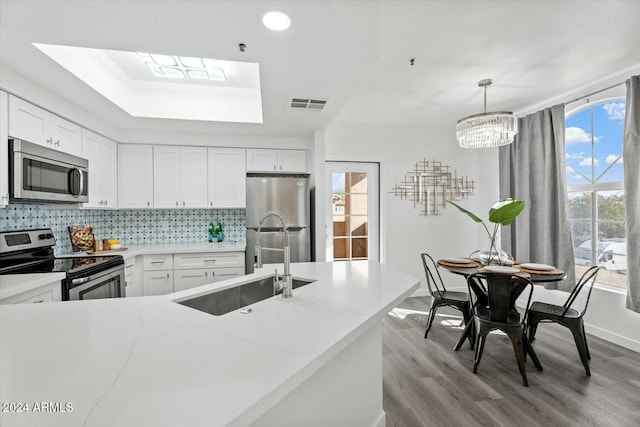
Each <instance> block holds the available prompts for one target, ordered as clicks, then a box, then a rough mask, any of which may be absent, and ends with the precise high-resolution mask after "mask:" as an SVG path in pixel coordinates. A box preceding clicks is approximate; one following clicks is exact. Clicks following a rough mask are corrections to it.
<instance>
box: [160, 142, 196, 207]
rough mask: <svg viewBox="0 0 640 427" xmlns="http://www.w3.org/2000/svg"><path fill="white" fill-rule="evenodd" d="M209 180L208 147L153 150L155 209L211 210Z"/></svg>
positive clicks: (161, 147) (167, 147)
mask: <svg viewBox="0 0 640 427" xmlns="http://www.w3.org/2000/svg"><path fill="white" fill-rule="evenodd" d="M206 177H207V149H206V148H204V147H172V146H154V147H153V188H154V192H153V199H154V207H156V208H204V207H207V179H206Z"/></svg>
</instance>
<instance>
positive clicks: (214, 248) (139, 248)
mask: <svg viewBox="0 0 640 427" xmlns="http://www.w3.org/2000/svg"><path fill="white" fill-rule="evenodd" d="M124 246H125V247H126V248H127V249H126V250H124V251H110V252H108V253H106V254H104V253H101V254H98V255H121V256H122V257H123V258H125V259H127V258H131V257H135V256H138V255H159V254H172V253H197V252H244V250H245V249H246V247H247V245H246V244H245V243H244V242H242V243H236V242H220V243H154V244H147V245H124ZM60 256H87V253H86V252H72V253H66V254H61V255H60Z"/></svg>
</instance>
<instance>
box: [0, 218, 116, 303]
mask: <svg viewBox="0 0 640 427" xmlns="http://www.w3.org/2000/svg"><path fill="white" fill-rule="evenodd" d="M55 244H56V239H55V236H54V235H53V231H52V230H51V229H50V228H39V229H32V230H17V231H14V230H10V231H0V275H1V274H25V273H30V274H33V273H64V274H65V278H64V279H63V280H62V281H61V284H60V286H61V293H62V300H63V301H69V300H88V299H97V298H121V297H124V296H125V283H124V259H123V258H122V257H121V256H119V255H110V256H101V255H98V256H86V255H85V256H66V257H65V256H61V257H56V256H55V255H54V253H53V246H55Z"/></svg>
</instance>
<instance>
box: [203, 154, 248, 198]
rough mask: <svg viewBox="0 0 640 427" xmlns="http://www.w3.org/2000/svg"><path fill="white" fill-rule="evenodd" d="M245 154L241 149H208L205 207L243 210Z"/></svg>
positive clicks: (245, 176)
mask: <svg viewBox="0 0 640 427" xmlns="http://www.w3.org/2000/svg"><path fill="white" fill-rule="evenodd" d="M245 156H246V152H245V150H244V149H242V148H209V149H208V166H207V177H208V183H207V206H208V207H210V208H244V207H246V204H247V199H246V192H247V187H246V182H247V167H246V161H245Z"/></svg>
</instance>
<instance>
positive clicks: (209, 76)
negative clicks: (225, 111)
mask: <svg viewBox="0 0 640 427" xmlns="http://www.w3.org/2000/svg"><path fill="white" fill-rule="evenodd" d="M137 55H138V56H140V58H141V60H142V61H144V64H145V65H146V66H147V67H148V68H149V70H151V72H152V73H153V75H154V76H156V77H160V78H170V79H184V78H191V79H198V80H216V81H225V80H226V76H225V74H224V69H223V68H222V67H221V66H220V64H219V61H217V60H215V59H208V58H191V57H185V56H171V55H158V54H155V53H144V52H137Z"/></svg>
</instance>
